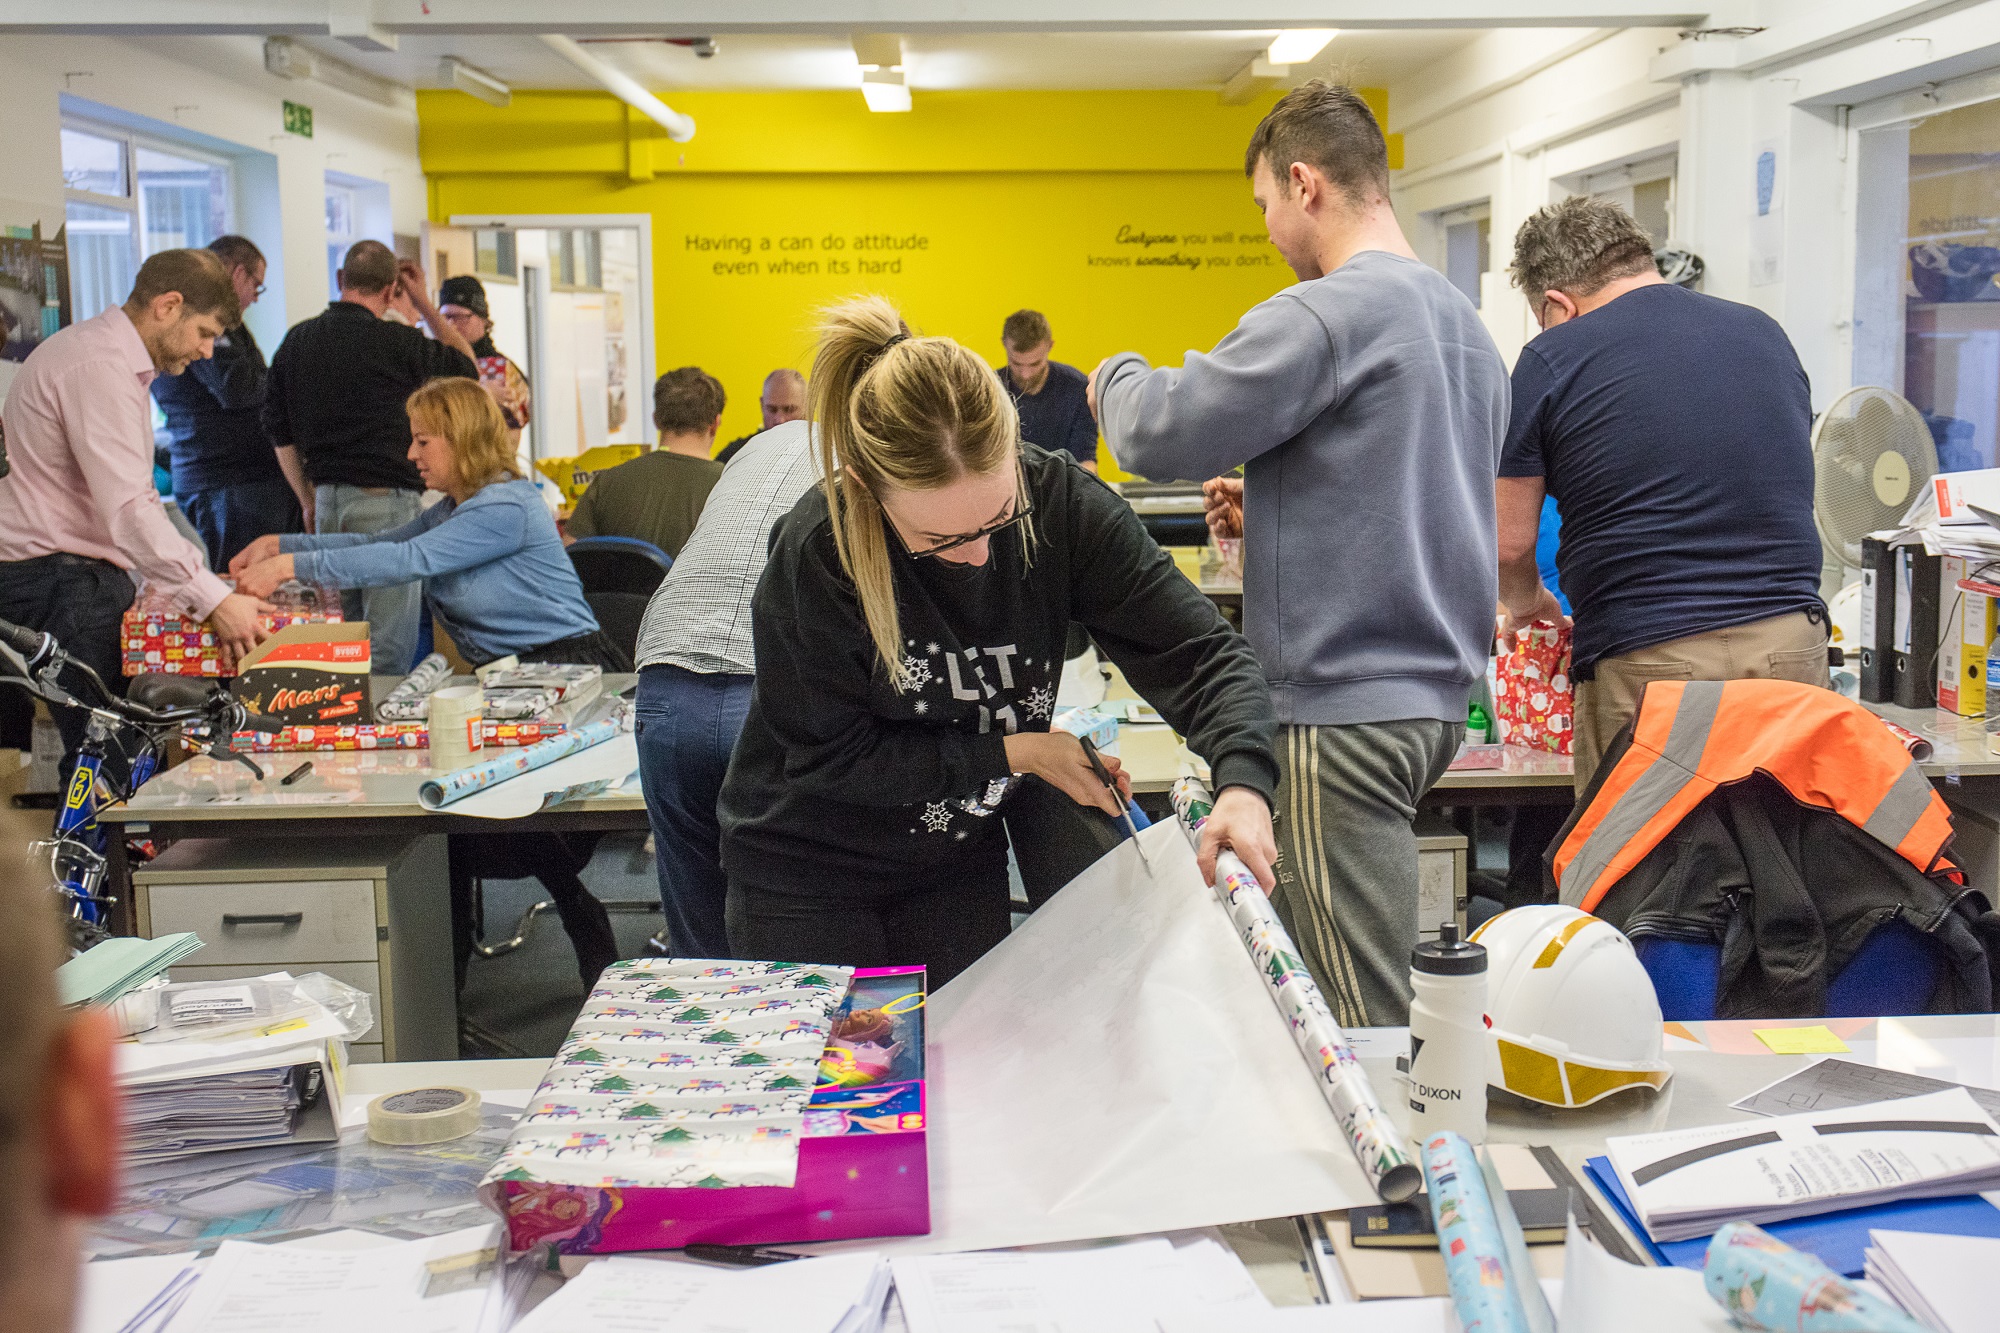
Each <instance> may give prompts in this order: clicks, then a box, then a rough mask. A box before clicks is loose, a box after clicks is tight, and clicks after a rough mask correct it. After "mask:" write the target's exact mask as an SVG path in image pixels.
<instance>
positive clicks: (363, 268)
mask: <svg viewBox="0 0 2000 1333" xmlns="http://www.w3.org/2000/svg"><path fill="white" fill-rule="evenodd" d="M340 285H341V286H342V287H344V288H346V289H347V290H349V291H355V292H360V293H361V294H362V295H363V296H373V295H374V294H375V293H377V292H381V291H387V290H388V289H389V288H391V287H393V286H395V285H396V252H395V251H394V250H391V249H390V248H389V247H388V246H386V245H384V244H382V242H380V241H356V242H355V243H354V244H353V245H350V246H348V247H347V253H346V254H345V255H343V256H342V257H341V260H340Z"/></svg>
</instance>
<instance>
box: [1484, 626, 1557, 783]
mask: <svg viewBox="0 0 2000 1333" xmlns="http://www.w3.org/2000/svg"><path fill="white" fill-rule="evenodd" d="M1569 637H1570V632H1569V631H1568V630H1567V629H1558V628H1556V627H1555V626H1554V625H1550V624H1547V623H1538V624H1536V625H1535V626H1534V627H1533V628H1532V629H1528V630H1524V631H1522V632H1521V634H1520V636H1519V643H1518V644H1517V646H1516V647H1515V648H1514V650H1513V651H1512V652H1504V653H1502V654H1501V656H1500V665H1499V670H1498V671H1497V672H1496V673H1495V675H1494V680H1493V709H1494V712H1495V713H1496V714H1497V715H1498V716H1499V719H1500V738H1501V740H1503V741H1505V742H1506V743H1507V744H1509V745H1522V746H1526V747H1527V748H1528V749H1531V750H1548V751H1551V752H1552V753H1555V754H1568V753H1569V752H1570V749H1569V747H1570V736H1571V732H1572V725H1571V722H1572V718H1573V715H1574V712H1575V708H1576V687H1575V685H1574V684H1573V683H1572V682H1571V680H1570V678H1569Z"/></svg>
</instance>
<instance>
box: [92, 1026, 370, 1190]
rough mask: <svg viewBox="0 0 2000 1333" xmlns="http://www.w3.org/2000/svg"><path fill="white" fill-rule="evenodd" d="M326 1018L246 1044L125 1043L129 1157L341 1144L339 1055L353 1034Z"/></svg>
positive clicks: (121, 1072) (121, 1074) (121, 1063)
mask: <svg viewBox="0 0 2000 1333" xmlns="http://www.w3.org/2000/svg"><path fill="white" fill-rule="evenodd" d="M322 1014H323V1016H322V1017H320V1018H317V1019H312V1020H304V1021H302V1020H298V1019H293V1020H291V1021H289V1022H287V1023H285V1024H282V1025H281V1030H279V1031H275V1032H269V1033H264V1034H259V1035H255V1036H250V1037H241V1038H235V1039H225V1040H219V1041H178V1042H159V1043H154V1044H150V1045H148V1044H141V1043H131V1042H128V1043H124V1044H121V1045H120V1046H119V1047H118V1048H117V1052H116V1056H117V1065H118V1082H119V1086H120V1087H121V1088H122V1089H123V1090H124V1094H125V1152H126V1159H127V1160H128V1161H130V1162H134V1163H140V1162H153V1161H161V1160H164V1159H166V1158H170V1157H181V1156H185V1155H187V1154H189V1153H201V1152H221V1151H224V1150H227V1149H231V1148H251V1147H257V1146H259V1145H263V1144H273V1143H313V1142H331V1141H332V1140H333V1139H335V1138H337V1137H338V1136H339V1126H338V1124H337V1114H336V1111H335V1109H334V1108H335V1104H336V1102H337V1100H338V1097H337V1094H338V1089H337V1088H334V1087H333V1086H332V1085H333V1082H334V1071H335V1070H336V1069H337V1068H338V1067H339V1063H340V1060H339V1057H338V1056H337V1055H336V1054H335V1053H334V1051H335V1048H336V1047H337V1045H338V1043H339V1042H340V1041H341V1039H342V1038H344V1037H345V1036H346V1034H347V1029H346V1027H345V1026H343V1025H342V1023H341V1021H340V1020H339V1019H338V1018H335V1017H334V1016H333V1015H331V1014H326V1013H324V1011H322Z"/></svg>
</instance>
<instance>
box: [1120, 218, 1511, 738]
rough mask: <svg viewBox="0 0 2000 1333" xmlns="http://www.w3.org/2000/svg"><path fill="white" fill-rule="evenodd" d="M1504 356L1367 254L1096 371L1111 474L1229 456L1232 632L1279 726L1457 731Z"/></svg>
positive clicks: (1484, 593)
mask: <svg viewBox="0 0 2000 1333" xmlns="http://www.w3.org/2000/svg"><path fill="white" fill-rule="evenodd" d="M1507 394H1508V383H1507V368H1506V366H1505V365H1503V364H1502V362H1501V360H1500V353H1499V351H1498V350H1497V349H1496V348H1495V347H1494V346H1493V339H1492V338H1491V337H1490V336H1488V334H1487V332H1486V329H1485V326H1483V325H1482V324H1481V323H1480V322H1479V315H1478V312H1477V311H1475V310H1474V309H1473V308H1472V303H1471V302H1470V301H1467V300H1466V299H1465V297H1464V296H1463V295H1462V294H1461V293H1460V292H1459V291H1458V289H1457V288H1455V287H1453V286H1452V285H1451V284H1450V283H1449V282H1447V281H1446V280H1445V278H1444V276H1443V275H1442V274H1440V273H1438V272H1437V271H1436V270H1434V269H1432V268H1429V267H1428V266H1426V265H1424V264H1421V263H1419V262H1417V261H1416V260H1414V259H1403V258H1399V257H1397V256H1395V255H1391V254H1388V253H1385V252H1383V251H1377V250H1369V251H1364V252H1362V253H1361V254H1358V255H1356V256H1355V257H1354V258H1352V259H1350V260H1349V261H1348V262H1347V263H1345V264H1343V265H1341V267H1340V268H1339V269H1337V270H1335V271H1334V272H1332V273H1329V274H1327V275H1326V276H1325V277H1323V278H1317V279H1315V280H1313V281H1311V282H1302V283H1300V284H1298V285H1297V286H1295V287H1290V288H1287V289H1286V290H1285V291H1282V292H1280V293H1278V294H1277V295H1276V296H1274V297H1272V298H1271V299H1270V300H1268V301H1266V302H1264V303H1263V304H1262V305H1259V306H1257V307H1256V308H1255V309H1253V310H1251V311H1250V312H1249V313H1248V314H1246V315H1245V316H1244V317H1243V321H1242V323H1240V324H1238V325H1237V326H1236V328H1235V330H1234V331H1233V332H1232V333H1230V334H1229V336H1228V337H1226V338H1224V339H1223V340H1222V341H1221V342H1220V343H1218V344H1217V345H1216V348H1215V350H1214V351H1212V352H1210V353H1208V354H1206V355H1203V354H1202V353H1200V352H1189V353H1188V354H1187V357H1186V360H1185V361H1184V363H1183V365H1182V367H1181V368H1180V369H1179V370H1173V369H1165V368H1162V369H1159V370H1155V369H1152V368H1151V367H1149V366H1148V365H1147V364H1146V361H1145V359H1144V358H1143V357H1140V356H1138V355H1136V354H1133V353H1126V354H1125V355H1122V356H1117V357H1113V358H1112V359H1111V360H1110V361H1109V362H1107V363H1106V364H1105V365H1104V367H1103V368H1102V369H1101V370H1100V371H1099V372H1098V382H1097V396H1098V418H1099V420H1100V421H1101V422H1102V424H1103V427H1104V438H1105V440H1106V441H1107V442H1108V443H1109V444H1110V446H1111V452H1112V454H1113V456H1115V457H1116V458H1117V460H1118V465H1119V466H1120V467H1122V468H1125V469H1126V470H1127V471H1130V472H1136V473H1138V474H1139V475H1141V476H1145V477H1150V478H1153V479H1155V480H1171V479H1176V478H1178V479H1185V480H1195V481H1198V480H1205V479H1207V478H1209V477H1214V476H1217V475H1219V474H1221V473H1224V472H1227V471H1228V470H1229V469H1231V468H1233V467H1236V466H1238V465H1239V464H1241V465H1244V479H1243V493H1244V512H1243V536H1244V547H1243V550H1244V561H1243V631H1244V634H1245V636H1246V637H1247V638H1248V639H1249V640H1250V645H1251V647H1253V648H1254V649H1255V650H1256V652H1257V657H1258V660H1259V661H1261V662H1262V663H1263V666H1264V674H1265V676H1266V677H1267V678H1268V679H1269V680H1270V682H1271V698H1272V701H1273V703H1274V704H1275V705H1276V708H1277V715H1278V720H1279V721H1280V722H1289V723H1299V724H1326V723H1352V722H1388V721H1395V720H1399V719H1404V718H1437V719H1440V720H1442V721H1450V722H1463V721H1464V720H1465V711H1466V703H1467V699H1468V697H1469V695H1470V693H1471V688H1472V683H1473V681H1474V680H1476V679H1477V678H1478V677H1479V676H1480V674H1481V673H1483V672H1484V670H1485V667H1486V655H1487V648H1488V645H1489V643H1490V642H1491V640H1492V635H1493V613H1494V606H1495V602H1496V601H1497V599H1498V595H1499V587H1498V574H1497V561H1498V556H1497V550H1496V546H1495V535H1494V519H1493V478H1494V475H1495V473H1496V472H1497V470H1498V468H1499V461H1500V444H1501V440H1502V437H1503V436H1504V435H1505V434H1506V430H1507Z"/></svg>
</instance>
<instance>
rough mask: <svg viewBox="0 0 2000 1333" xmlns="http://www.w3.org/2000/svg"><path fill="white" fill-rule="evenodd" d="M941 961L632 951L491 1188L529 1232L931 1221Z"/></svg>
mask: <svg viewBox="0 0 2000 1333" xmlns="http://www.w3.org/2000/svg"><path fill="white" fill-rule="evenodd" d="M924 999H925V990H924V973H923V969H922V968H920V967H909V968H873V969H870V968H862V969H852V968H845V967H826V966H815V965H812V964H802V963H764V962H727V961H717V960H709V959H697V960H683V959H659V958H647V959H632V960H627V961H624V962H619V963H614V964H613V965H612V966H611V967H609V968H607V969H606V970H605V972H604V974H603V976H602V977H600V978H599V980H598V983H597V986H596V987H595V988H594V989H593V990H592V991H591V993H590V996H589V998H588V999H587V1000H586V1001H585V1002H584V1006H583V1012H582V1013H581V1014H580V1015H578V1017H577V1020H576V1024H575V1026H574V1027H573V1028H572V1029H571V1030H570V1034H569V1036H568V1038H567V1039H565V1041H564V1042H563V1045H562V1047H561V1049H560V1050H559V1051H558V1052H557V1053H556V1057H555V1060H554V1061H553V1062H552V1063H551V1064H550V1066H549V1072H548V1074H547V1075H546V1076H545V1077H544V1078H543V1080H542V1085H541V1087H540V1088H539V1089H538V1090H537V1092H536V1094H535V1096H534V1098H533V1099H531V1100H530V1102H529V1103H528V1106H527V1108H526V1110H525V1111H524V1112H523V1113H522V1116H521V1119H520V1121H519V1122H518V1124H517V1125H516V1127H515V1130H514V1134H513V1136H512V1137H511V1138H510V1139H509V1141H508V1144H507V1147H506V1150H505V1151H504V1152H503V1153H502V1154H501V1156H500V1159H499V1160H498V1161H497V1162H496V1163H494V1166H493V1169H492V1170H491V1171H490V1172H489V1173H488V1174H487V1177H486V1179H485V1180H484V1181H483V1182H482V1183H481V1187H480V1192H481V1195H482V1197H484V1198H485V1199H486V1201H487V1203H488V1204H489V1206H491V1207H492V1208H493V1209H494V1210H495V1211H496V1212H498V1213H499V1214H500V1215H501V1217H502V1219H503V1220H504V1222H505V1224H506V1227H507V1232H508V1240H509V1245H510V1247H511V1248H512V1249H513V1250H514V1251H516V1252H520V1251H524V1250H530V1249H535V1248H538V1247H553V1248H554V1249H555V1250H556V1251H557V1252H559V1253H563V1254H599V1253H608V1252H613V1251H618V1250H651V1249H667V1248H676V1247H679V1246H682V1245H686V1244H689V1243H691V1242H702V1243H707V1244H733V1245H756V1244H770V1243H777V1242H802V1241H815V1240H836V1239H845V1238H850V1237H858V1236H886V1235H910V1234H921V1233H923V1232H926V1231H928V1230H929V1229H930V1197H929V1185H928V1170H927V1163H926V1156H925V1145H924V1114H925V1107H924V1083H923V1077H924V1058H923V1057H924V1050H923V1030H924V1024H923V1005H924Z"/></svg>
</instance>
